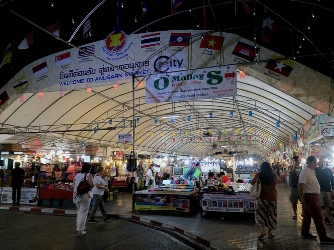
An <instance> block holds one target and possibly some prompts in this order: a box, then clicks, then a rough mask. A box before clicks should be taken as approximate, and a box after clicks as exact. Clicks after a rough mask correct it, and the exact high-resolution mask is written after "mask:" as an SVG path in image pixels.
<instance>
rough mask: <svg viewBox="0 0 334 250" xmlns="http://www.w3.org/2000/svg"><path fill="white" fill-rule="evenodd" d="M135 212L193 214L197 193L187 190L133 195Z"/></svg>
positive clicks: (143, 192)
mask: <svg viewBox="0 0 334 250" xmlns="http://www.w3.org/2000/svg"><path fill="white" fill-rule="evenodd" d="M133 203H134V204H133V205H134V210H135V211H144V210H165V211H166V210H170V211H179V212H192V211H193V209H195V208H196V206H197V194H196V192H195V191H185V190H182V191H181V190H168V191H167V190H164V191H154V190H143V191H137V192H135V193H134V195H133Z"/></svg>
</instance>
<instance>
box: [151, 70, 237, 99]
mask: <svg viewBox="0 0 334 250" xmlns="http://www.w3.org/2000/svg"><path fill="white" fill-rule="evenodd" d="M236 95H237V77H236V66H226V67H212V68H205V69H196V70H186V71H182V72H177V73H176V72H171V73H169V74H158V75H152V76H150V77H149V78H148V79H147V81H146V103H158V102H172V101H186V100H196V99H208V98H219V97H228V96H236Z"/></svg>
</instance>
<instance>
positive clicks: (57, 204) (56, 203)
mask: <svg viewBox="0 0 334 250" xmlns="http://www.w3.org/2000/svg"><path fill="white" fill-rule="evenodd" d="M52 206H53V207H59V200H58V199H52Z"/></svg>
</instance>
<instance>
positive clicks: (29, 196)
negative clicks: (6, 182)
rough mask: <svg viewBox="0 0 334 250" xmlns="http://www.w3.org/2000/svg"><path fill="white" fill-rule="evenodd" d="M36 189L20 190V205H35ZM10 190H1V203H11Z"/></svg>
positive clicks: (7, 188)
mask: <svg viewBox="0 0 334 250" xmlns="http://www.w3.org/2000/svg"><path fill="white" fill-rule="evenodd" d="M36 197H37V188H24V187H23V188H22V189H21V199H20V203H21V204H27V205H37V199H36ZM12 202H13V201H12V188H11V187H3V188H1V203H12Z"/></svg>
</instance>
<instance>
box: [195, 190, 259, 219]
mask: <svg viewBox="0 0 334 250" xmlns="http://www.w3.org/2000/svg"><path fill="white" fill-rule="evenodd" d="M200 205H201V208H202V212H210V211H215V212H241V213H255V207H256V198H254V197H252V196H250V194H249V193H232V194H226V193H220V192H204V191H200ZM202 212H201V215H202Z"/></svg>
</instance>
